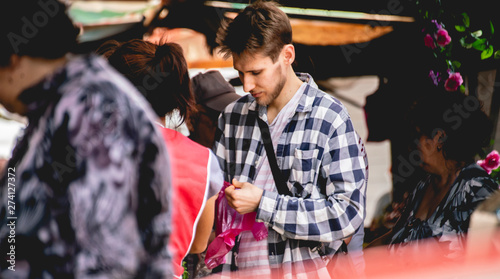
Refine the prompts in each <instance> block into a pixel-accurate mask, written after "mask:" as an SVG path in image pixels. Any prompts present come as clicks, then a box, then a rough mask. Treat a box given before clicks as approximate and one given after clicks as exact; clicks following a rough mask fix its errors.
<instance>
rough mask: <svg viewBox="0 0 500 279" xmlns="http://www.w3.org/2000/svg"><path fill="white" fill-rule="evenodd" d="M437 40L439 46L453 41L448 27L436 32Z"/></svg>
mask: <svg viewBox="0 0 500 279" xmlns="http://www.w3.org/2000/svg"><path fill="white" fill-rule="evenodd" d="M436 42H437V44H438V46H440V47H444V46H446V45H447V44H449V43H450V42H451V37H450V35H448V31H446V29H439V30H438V31H437V33H436Z"/></svg>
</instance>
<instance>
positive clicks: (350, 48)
mask: <svg viewBox="0 0 500 279" xmlns="http://www.w3.org/2000/svg"><path fill="white" fill-rule="evenodd" d="M403 10H404V7H403V6H402V5H401V2H400V1H399V0H390V1H389V2H388V3H387V9H385V10H380V11H378V13H377V12H376V11H374V10H372V11H370V13H371V14H379V15H399V14H401V12H403ZM367 24H368V25H370V26H373V27H375V26H387V25H389V21H375V20H372V21H369V22H368V23H367ZM368 45H370V41H367V42H364V43H355V44H348V45H341V46H340V50H342V54H344V57H345V59H346V61H347V63H351V62H352V58H351V56H352V55H354V54H360V53H361V51H362V50H363V49H364V48H366V47H368Z"/></svg>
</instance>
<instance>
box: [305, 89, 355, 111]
mask: <svg viewBox="0 0 500 279" xmlns="http://www.w3.org/2000/svg"><path fill="white" fill-rule="evenodd" d="M303 98H304V99H303V100H301V102H300V104H303V106H304V107H305V108H307V107H308V106H310V107H311V112H312V114H315V115H316V114H317V115H318V116H319V117H322V118H325V119H331V120H333V119H336V118H337V117H340V118H341V119H342V120H347V119H348V118H349V113H348V112H347V109H346V107H345V106H344V104H343V103H342V102H341V101H340V100H339V99H337V98H335V97H333V96H332V95H330V94H328V93H326V92H325V91H323V90H321V89H319V88H317V87H316V86H314V85H311V84H309V85H308V86H307V87H306V89H305V92H304V97H303Z"/></svg>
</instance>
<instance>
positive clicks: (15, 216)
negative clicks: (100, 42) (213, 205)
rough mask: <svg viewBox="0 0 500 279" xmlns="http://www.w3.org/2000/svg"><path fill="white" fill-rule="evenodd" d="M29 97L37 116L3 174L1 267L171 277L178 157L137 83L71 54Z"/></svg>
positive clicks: (8, 273)
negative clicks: (172, 196) (173, 160)
mask: <svg viewBox="0 0 500 279" xmlns="http://www.w3.org/2000/svg"><path fill="white" fill-rule="evenodd" d="M19 99H20V100H21V101H22V102H24V103H25V104H26V105H27V107H28V113H27V115H26V116H27V117H28V120H29V125H28V126H27V127H26V129H25V130H24V134H23V135H22V136H21V137H20V138H19V140H18V142H17V144H16V146H15V148H14V151H13V153H12V158H11V159H10V161H9V163H8V166H7V169H6V170H5V172H4V173H3V178H1V180H0V183H1V184H0V243H1V245H0V247H1V249H0V251H1V255H2V261H0V267H1V268H0V270H1V273H0V277H1V278H11V277H16V278H25V277H28V274H29V276H30V278H74V277H78V278H89V277H92V278H129V277H135V276H137V277H140V278H165V277H170V275H171V265H170V264H171V256H170V254H169V252H168V251H167V243H168V238H169V235H170V225H169V223H170V209H169V191H170V190H169V189H170V175H169V174H170V173H169V161H168V156H167V150H166V147H165V145H164V142H163V138H162V136H161V134H160V132H159V131H158V130H156V128H155V125H154V124H153V123H154V122H153V121H154V119H155V116H154V114H153V112H152V111H151V108H150V107H149V105H148V104H147V102H146V101H145V100H144V99H143V97H142V96H140V94H139V93H138V92H137V90H136V88H134V87H133V86H132V85H131V84H130V83H129V82H128V81H127V80H126V79H125V78H124V77H122V76H121V75H120V74H119V73H118V72H116V71H115V70H114V69H112V68H111V67H110V66H108V64H107V63H106V62H105V61H104V60H102V59H101V58H99V57H97V56H94V55H88V56H69V60H68V63H67V64H66V65H65V66H64V67H63V68H62V69H60V70H59V71H57V72H56V73H55V74H53V75H52V76H50V77H47V78H45V79H44V80H43V81H41V82H40V83H39V84H37V85H35V86H33V87H31V88H29V89H27V90H25V91H24V92H22V93H21V95H20V96H19ZM10 252H13V253H15V256H12V257H11V256H9V255H8V254H9V253H10ZM11 254H12V253H11ZM6 255H7V256H6ZM4 257H5V258H6V259H8V260H10V259H13V261H11V262H9V261H6V260H4V259H3V258H4ZM13 269H15V271H13Z"/></svg>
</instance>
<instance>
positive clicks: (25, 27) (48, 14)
mask: <svg viewBox="0 0 500 279" xmlns="http://www.w3.org/2000/svg"><path fill="white" fill-rule="evenodd" d="M38 5H39V6H40V10H39V11H36V12H35V13H34V14H33V15H32V17H31V18H28V17H26V16H23V17H22V18H21V19H20V22H16V21H14V22H12V24H20V25H22V27H21V34H17V33H14V32H10V33H9V34H7V38H8V39H9V42H10V44H11V46H12V48H13V49H14V53H19V46H20V45H21V44H27V43H28V42H29V40H30V39H33V38H34V37H36V36H37V35H38V32H39V31H40V29H41V28H44V27H45V26H46V25H47V24H48V23H49V21H50V18H53V17H55V16H56V15H57V13H58V12H59V11H60V9H59V6H58V4H57V0H39V1H38ZM63 12H64V11H63Z"/></svg>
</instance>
